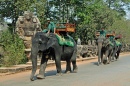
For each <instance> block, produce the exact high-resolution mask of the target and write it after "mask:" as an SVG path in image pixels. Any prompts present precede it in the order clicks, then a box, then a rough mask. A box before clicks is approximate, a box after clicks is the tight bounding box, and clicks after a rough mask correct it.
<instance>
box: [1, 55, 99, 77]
mask: <svg viewBox="0 0 130 86" xmlns="http://www.w3.org/2000/svg"><path fill="white" fill-rule="evenodd" d="M96 58H97V57H87V58H77V62H80V61H86V60H91V59H96ZM65 63H66V62H65V61H61V64H65ZM37 66H38V69H39V67H40V64H38V65H37ZM51 66H55V61H50V62H48V64H47V67H51ZM31 69H32V65H27V64H21V65H14V66H13V67H1V68H0V76H5V75H10V74H15V73H19V72H22V71H28V70H31Z"/></svg>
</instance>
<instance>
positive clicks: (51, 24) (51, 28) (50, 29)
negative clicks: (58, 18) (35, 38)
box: [43, 18, 56, 34]
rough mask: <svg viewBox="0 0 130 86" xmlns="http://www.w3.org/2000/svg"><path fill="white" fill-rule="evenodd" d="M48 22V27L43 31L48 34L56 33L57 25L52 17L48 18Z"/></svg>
mask: <svg viewBox="0 0 130 86" xmlns="http://www.w3.org/2000/svg"><path fill="white" fill-rule="evenodd" d="M47 23H48V26H47V29H45V30H43V32H46V33H48V34H49V33H54V34H55V29H56V26H55V24H54V22H52V21H51V19H50V18H47Z"/></svg>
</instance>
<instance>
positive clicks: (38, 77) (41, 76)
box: [37, 74, 45, 79]
mask: <svg viewBox="0 0 130 86" xmlns="http://www.w3.org/2000/svg"><path fill="white" fill-rule="evenodd" d="M37 79H45V77H44V76H43V75H41V74H38V75H37Z"/></svg>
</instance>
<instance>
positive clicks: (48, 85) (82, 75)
mask: <svg viewBox="0 0 130 86" xmlns="http://www.w3.org/2000/svg"><path fill="white" fill-rule="evenodd" d="M62 69H63V72H64V70H65V65H62ZM30 73H31V71H26V72H22V73H17V74H12V75H7V76H0V86H130V55H124V56H121V57H120V59H119V60H118V61H115V62H112V63H111V64H108V65H101V66H97V59H94V60H89V61H83V62H78V73H70V74H63V76H56V75H55V74H56V70H55V66H54V67H48V68H47V69H46V74H45V75H46V78H45V79H42V80H35V81H30V79H29V77H30ZM36 74H38V70H37V73H36Z"/></svg>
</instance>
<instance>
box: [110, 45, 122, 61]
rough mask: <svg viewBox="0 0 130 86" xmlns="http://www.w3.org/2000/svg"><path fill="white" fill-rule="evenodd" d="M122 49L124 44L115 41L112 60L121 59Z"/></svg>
mask: <svg viewBox="0 0 130 86" xmlns="http://www.w3.org/2000/svg"><path fill="white" fill-rule="evenodd" d="M121 49H122V45H117V44H116V42H114V48H113V53H112V61H114V60H115V59H116V60H117V59H119V55H120V52H121Z"/></svg>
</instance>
